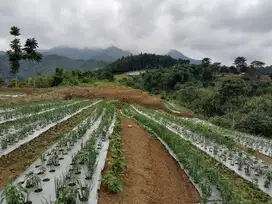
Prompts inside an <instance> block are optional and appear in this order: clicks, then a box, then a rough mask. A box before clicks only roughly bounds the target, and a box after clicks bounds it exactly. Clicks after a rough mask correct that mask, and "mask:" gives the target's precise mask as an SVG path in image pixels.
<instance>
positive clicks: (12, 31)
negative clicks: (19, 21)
mask: <svg viewBox="0 0 272 204" xmlns="http://www.w3.org/2000/svg"><path fill="white" fill-rule="evenodd" d="M9 33H10V34H11V35H14V36H15V37H18V36H20V35H21V33H20V29H19V28H18V27H17V26H12V27H11V28H10V31H9Z"/></svg>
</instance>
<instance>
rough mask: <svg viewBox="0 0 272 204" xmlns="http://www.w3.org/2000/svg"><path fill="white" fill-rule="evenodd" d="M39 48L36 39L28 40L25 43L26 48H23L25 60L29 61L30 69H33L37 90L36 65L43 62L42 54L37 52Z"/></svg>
mask: <svg viewBox="0 0 272 204" xmlns="http://www.w3.org/2000/svg"><path fill="white" fill-rule="evenodd" d="M37 48H39V46H38V43H37V41H36V39H35V38H28V39H27V40H26V42H25V46H24V48H23V51H24V55H23V58H24V59H26V60H28V62H29V68H31V67H33V74H34V76H33V86H34V88H35V75H36V70H35V66H34V65H35V63H39V62H40V61H41V60H42V54H41V53H39V52H37Z"/></svg>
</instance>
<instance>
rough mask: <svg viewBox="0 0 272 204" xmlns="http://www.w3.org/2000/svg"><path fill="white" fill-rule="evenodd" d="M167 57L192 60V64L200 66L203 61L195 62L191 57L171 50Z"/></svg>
mask: <svg viewBox="0 0 272 204" xmlns="http://www.w3.org/2000/svg"><path fill="white" fill-rule="evenodd" d="M167 55H169V56H170V57H173V58H175V59H183V60H190V63H191V64H200V63H201V60H195V59H192V58H189V57H186V56H185V55H183V54H182V53H181V52H179V51H177V50H173V49H171V50H170V51H169V52H168V53H167Z"/></svg>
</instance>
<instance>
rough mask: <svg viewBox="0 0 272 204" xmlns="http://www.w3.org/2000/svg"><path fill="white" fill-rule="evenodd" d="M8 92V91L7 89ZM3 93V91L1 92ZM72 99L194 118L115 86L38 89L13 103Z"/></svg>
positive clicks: (135, 92)
mask: <svg viewBox="0 0 272 204" xmlns="http://www.w3.org/2000/svg"><path fill="white" fill-rule="evenodd" d="M6 90H8V89H6ZM0 91H1V90H0ZM71 98H89V99H93V98H103V99H116V100H119V101H121V102H125V103H137V104H140V105H143V106H146V107H149V108H159V109H163V110H164V111H166V112H168V113H171V114H174V115H177V116H181V117H193V113H192V112H184V113H174V112H172V111H171V110H169V109H168V108H167V107H166V106H165V105H164V102H163V100H162V99H160V98H158V97H156V96H150V95H148V94H147V93H146V92H143V91H140V90H135V89H128V88H123V87H118V86H116V87H114V86H93V87H75V86H73V87H66V88H52V89H36V90H35V91H33V93H32V94H30V95H27V96H25V97H20V98H15V99H12V101H11V103H22V102H30V101H32V102H34V101H41V100H62V99H64V100H68V99H71Z"/></svg>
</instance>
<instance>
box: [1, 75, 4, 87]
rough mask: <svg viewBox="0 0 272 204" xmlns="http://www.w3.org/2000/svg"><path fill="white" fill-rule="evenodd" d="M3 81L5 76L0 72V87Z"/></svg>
mask: <svg viewBox="0 0 272 204" xmlns="http://www.w3.org/2000/svg"><path fill="white" fill-rule="evenodd" d="M4 83H5V78H4V76H2V75H1V74H0V87H1V86H3V85H4Z"/></svg>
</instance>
